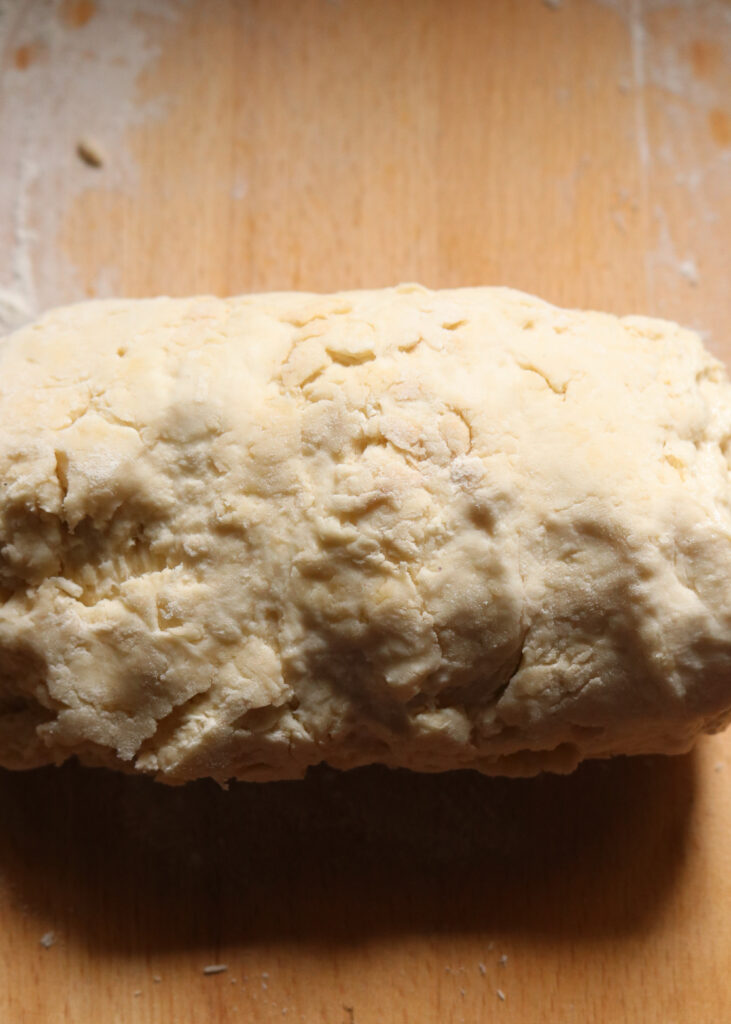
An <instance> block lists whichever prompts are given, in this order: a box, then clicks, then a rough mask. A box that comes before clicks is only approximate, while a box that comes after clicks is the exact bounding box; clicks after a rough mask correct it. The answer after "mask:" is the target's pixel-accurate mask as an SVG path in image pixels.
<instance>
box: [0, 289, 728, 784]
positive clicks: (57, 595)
mask: <svg viewBox="0 0 731 1024" xmlns="http://www.w3.org/2000/svg"><path fill="white" fill-rule="evenodd" d="M730 438H731V388H730V386H729V384H728V382H727V379H726V376H725V373H724V371H723V369H722V367H721V365H720V364H719V363H718V362H716V361H715V360H714V359H713V358H711V356H710V355H709V354H708V353H707V352H706V351H705V350H704V349H703V347H702V345H701V343H700V341H699V340H698V338H697V337H696V335H694V334H692V333H689V332H688V331H684V330H681V328H679V327H677V326H675V325H674V324H670V323H664V322H660V321H657V320H649V319H644V318H642V317H626V318H624V319H617V318H615V317H613V316H608V315H604V314H600V313H579V312H567V311H565V310H561V309H557V308H555V307H554V306H551V305H549V304H547V303H545V302H542V301H540V300H539V299H535V298H532V297H530V296H528V295H523V294H521V293H518V292H514V291H510V290H507V289H502V288H471V289H460V290H455V291H443V292H432V291H428V290H426V289H424V288H421V287H418V286H415V285H405V286H401V287H398V288H393V289H385V290H382V291H370V292H350V293H343V294H338V295H328V296H320V295H308V294H272V295H252V296H244V297H241V298H235V299H226V300H221V299H214V298H193V299H167V298H161V299H152V300H144V301H122V300H120V301H108V302H90V303H85V304H82V305H78V306H72V307H70V308H67V309H60V310H56V311H54V312H51V313H49V314H47V315H46V316H44V317H43V318H42V319H41V320H39V321H38V322H37V323H35V324H33V325H31V326H29V327H27V328H25V329H23V330H21V331H18V332H16V333H15V334H13V335H11V336H10V337H9V338H7V339H6V340H4V341H3V342H2V343H0V764H3V765H5V766H7V767H11V768H24V767H30V766H33V765H40V764H43V763H46V762H61V761H63V760H64V759H66V758H68V757H70V756H72V755H77V756H78V757H79V758H80V760H82V761H83V762H86V763H90V764H103V765H109V766H113V767H122V768H125V769H126V770H137V771H140V772H150V773H155V774H156V775H157V777H158V778H159V779H161V780H163V781H169V782H182V781H185V780H188V779H193V778H197V777H199V776H213V777H215V778H216V779H219V780H220V781H222V782H225V781H226V780H228V779H231V778H241V779H272V778H287V777H295V776H300V775H302V774H303V772H304V771H305V770H306V768H307V767H308V765H313V764H316V763H317V762H320V761H327V762H329V763H330V764H331V765H335V766H337V767H342V768H347V767H352V766H355V765H360V764H366V763H369V762H373V761H378V762H383V763H385V764H389V765H401V766H407V767H410V768H416V769H420V770H426V771H437V770H442V769H448V768H460V767H472V768H477V769H479V770H481V771H484V772H489V773H507V774H532V773H534V772H536V771H538V770H540V769H543V768H546V769H551V770H555V771H567V770H570V769H572V768H573V767H574V766H575V765H576V764H577V762H578V761H580V760H581V759H582V758H584V757H604V756H607V755H610V754H615V753H638V752H655V751H657V752H674V751H682V750H685V749H687V748H688V746H689V745H690V744H691V743H692V741H693V739H694V737H695V736H696V735H697V734H698V733H699V732H700V731H702V730H714V729H717V728H720V727H721V726H722V725H723V724H724V722H725V720H726V718H727V717H728V715H729V711H730V709H731V486H730V484H729V452H730V450H731V449H730V447H729V444H730V441H729V439H730Z"/></svg>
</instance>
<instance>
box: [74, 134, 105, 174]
mask: <svg viewBox="0 0 731 1024" xmlns="http://www.w3.org/2000/svg"><path fill="white" fill-rule="evenodd" d="M76 155H77V156H78V158H79V160H81V161H82V162H83V163H85V164H86V165H87V167H93V168H95V169H96V170H99V168H100V167H103V166H104V163H105V160H104V152H103V150H102V149H101V148H100V146H99V145H98V144H97V143H96V142H94V141H93V140H92V139H79V141H78V142H77V143H76Z"/></svg>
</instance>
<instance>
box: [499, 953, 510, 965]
mask: <svg viewBox="0 0 731 1024" xmlns="http://www.w3.org/2000/svg"><path fill="white" fill-rule="evenodd" d="M507 962H508V956H507V953H503V955H502V956H501V957H500V959H499V960H498V966H499V967H504V966H505V964H506V963H507Z"/></svg>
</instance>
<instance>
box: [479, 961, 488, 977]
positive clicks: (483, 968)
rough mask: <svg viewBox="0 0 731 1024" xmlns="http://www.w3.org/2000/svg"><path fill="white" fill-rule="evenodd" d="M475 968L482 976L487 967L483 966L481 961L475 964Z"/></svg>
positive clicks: (485, 972)
mask: <svg viewBox="0 0 731 1024" xmlns="http://www.w3.org/2000/svg"><path fill="white" fill-rule="evenodd" d="M477 970H478V971H479V972H480V974H481V975H482V977H483V978H484V977H485V975H486V974H487V967H485V965H484V964H482V963H480V964H478V965H477Z"/></svg>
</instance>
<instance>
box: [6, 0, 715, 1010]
mask: <svg viewBox="0 0 731 1024" xmlns="http://www.w3.org/2000/svg"><path fill="white" fill-rule="evenodd" d="M0 47H1V48H2V53H1V56H0V60H1V61H2V63H1V65H0V68H1V72H0V73H1V75H2V78H1V83H0V84H1V89H0V139H1V140H2V142H1V143H0V252H2V253H3V254H4V255H3V258H2V260H0V313H1V314H2V316H3V317H4V318H5V320H6V322H7V323H10V322H13V321H17V320H21V319H23V317H24V316H25V317H27V316H28V315H30V314H32V313H33V312H35V311H37V310H38V309H40V308H43V307H44V306H47V305H49V304H51V303H56V302H60V301H68V300H72V299H76V298H80V297H84V296H85V295H94V294H110V293H117V294H126V295H147V294H153V293H159V292H167V293H172V294H183V293H189V292H198V291H209V292H217V293H229V292H237V291H246V290H253V289H267V288H308V289H310V288H311V289H325V290H330V289H333V288H339V287H349V286H360V285H364V286H365V285H371V286H374V285H384V284H388V283H394V282H397V281H400V280H407V279H412V280H413V279H418V280H421V281H423V282H424V283H426V284H429V285H433V286H440V285H445V286H446V285H459V284H478V283H505V284H512V285H514V286H516V287H520V288H524V289H526V290H530V291H534V292H536V293H538V294H541V295H543V296H544V297H546V298H549V299H551V300H553V301H555V302H557V303H561V304H566V305H574V306H593V307H600V308H605V309H609V310H614V311H617V312H629V311H633V312H647V313H653V314H659V315H665V316H670V317H673V318H676V319H680V320H682V321H684V322H686V323H689V324H691V325H693V326H695V327H697V328H699V329H701V330H702V331H704V332H707V337H708V343H709V344H710V345H711V347H712V348H714V350H715V351H716V352H717V353H718V354H720V355H721V356H723V357H724V358H726V359H727V361H729V362H731V339H729V337H728V326H729V313H730V312H731V303H730V300H729V291H728V279H729V270H730V269H731V268H730V267H729V256H728V252H729V246H728V240H729V237H731V190H730V189H729V173H730V170H731V163H730V161H731V108H730V107H729V97H731V7H730V6H729V4H728V3H727V2H726V0H698V2H697V3H692V2H680V0H678V2H677V3H667V2H660V0H616V2H608V0H605V2H594V0H564V2H563V3H562V4H560V5H558V8H557V9H556V8H555V6H554V5H551V4H546V3H542V2H541V0H482V2H479V0H453V2H451V3H447V2H439V0H413V2H408V0H400V2H397V0H370V2H369V0H339V2H337V0H333V2H327V0H317V2H316V0H307V2H295V0H288V2H286V0H268V2H264V0H262V2H260V3H245V2H234V0H198V2H188V3H178V2H177V0H139V2H131V0H130V2H124V0H123V2H117V3H112V2H111V0H109V2H107V3H105V4H103V3H101V2H94V0H63V2H60V3H58V2H57V3H47V2H42V0H32V2H31V0H26V2H24V0H16V2H10V3H8V2H7V0H5V2H4V3H0ZM82 140H84V141H86V142H87V143H90V144H91V145H92V147H93V148H96V149H98V151H99V153H100V156H101V158H102V166H101V167H99V168H95V167H91V166H88V165H87V164H86V163H84V162H83V161H82V160H80V159H79V157H78V155H77V146H78V143H79V142H80V141H82ZM0 820H1V821H2V828H1V829H0V878H1V880H2V884H1V887H0V924H1V927H0V971H1V972H2V979H3V984H2V986H0V1021H3V1022H5V1021H7V1022H8V1024H15V1022H21V1024H25V1022H28V1024H56V1022H59V1024H98V1022H101V1021H104V1022H105V1024H117V1022H119V1024H122V1022H124V1024H127V1022H132V1024H138V1022H139V1024H192V1022H198V1021H216V1022H220V1024H228V1022H233V1021H237V1022H238V1021H247V1022H248V1021H257V1022H258V1021H262V1022H270V1021H281V1020H284V1021H297V1022H304V1024H315V1022H318V1024H319V1022H327V1024H329V1022H333V1024H341V1022H342V1024H381V1022H386V1021H389V1022H390V1021H393V1022H406V1021H408V1022H419V1024H421V1022H431V1021H434V1022H437V1021H438V1022H440V1024H441V1022H444V1024H459V1022H466V1024H472V1022H478V1021H479V1022H482V1021H490V1020H493V1019H494V1020H499V1021H504V1022H520V1024H526V1022H528V1024H532V1022H538V1024H540V1022H564V1021H566V1022H577V1024H584V1022H595V1021H596V1022H599V1021H601V1022H602V1024H619V1022H636V1021H642V1022H644V1024H655V1022H662V1024H685V1022H693V1024H725V1022H728V1021H729V1020H731V979H730V977H729V974H730V972H729V968H731V916H730V915H729V907H730V906H731V737H728V736H727V737H723V736H722V737H716V738H713V739H707V740H705V741H704V742H702V743H701V744H700V746H699V748H698V750H697V751H696V752H695V753H694V754H693V755H690V756H687V757H682V758H678V759H668V760H666V759H662V758H651V759H637V760H632V761H624V760H621V759H620V760H617V761H614V762H611V763H608V764H598V765H587V766H584V767H583V768H581V769H580V770H579V771H578V772H577V773H576V774H575V775H574V776H571V777H569V778H565V779H563V778H554V777H545V778H539V779H536V780H531V781H502V780H492V781H491V780H486V779H482V778H479V777H477V776H473V775H471V774H469V773H466V774H460V775H454V776H444V777H418V776H409V775H407V774H399V773H396V774H389V773H387V772H385V771H382V770H379V769H373V770H365V771H359V772H356V773H353V774H351V775H342V776H339V775H336V774H335V773H332V772H318V773H314V774H313V776H312V777H311V778H309V779H308V780H307V781H306V782H304V783H302V784H299V783H297V784H294V783H287V784H278V785H268V786H259V785H248V786H247V785H241V786H236V787H234V788H233V789H232V790H231V791H230V792H228V793H223V792H221V791H219V790H217V789H216V788H215V787H214V786H213V785H209V784H207V783H200V784H196V785H194V786H191V787H189V788H186V789H184V790H167V789H164V788H162V787H157V786H155V785H154V784H152V783H149V782H147V781H145V780H130V779H124V778H117V777H114V776H111V775H107V774H105V773H101V772H90V771H81V770H79V769H77V768H74V767H72V766H70V767H68V768H65V769H62V770H58V771H41V772H36V773H31V774H28V775H25V776H19V775H11V774H9V773H2V774H0ZM49 931H52V932H53V933H54V939H55V941H54V944H53V945H52V946H51V947H50V948H48V949H46V948H44V947H43V946H41V945H40V943H39V940H40V938H41V936H42V935H44V934H45V933H47V932H49ZM503 956H507V961H506V962H503V963H501V962H500V958H501V957H503ZM216 963H223V964H227V965H228V970H227V971H225V972H222V973H219V974H214V975H205V974H204V973H203V968H204V967H205V966H206V965H209V964H216ZM498 990H499V991H500V992H502V993H503V994H504V996H505V999H504V1000H503V999H501V998H500V995H499V992H498Z"/></svg>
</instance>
